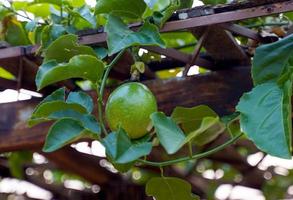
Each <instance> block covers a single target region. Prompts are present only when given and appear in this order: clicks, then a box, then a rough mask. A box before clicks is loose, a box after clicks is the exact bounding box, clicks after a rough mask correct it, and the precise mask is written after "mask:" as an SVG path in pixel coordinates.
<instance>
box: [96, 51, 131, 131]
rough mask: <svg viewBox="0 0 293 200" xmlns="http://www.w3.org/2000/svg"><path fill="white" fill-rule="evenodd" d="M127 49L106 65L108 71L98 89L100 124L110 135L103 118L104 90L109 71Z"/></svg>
mask: <svg viewBox="0 0 293 200" xmlns="http://www.w3.org/2000/svg"><path fill="white" fill-rule="evenodd" d="M125 50H126V49H123V50H122V51H120V52H119V53H118V54H117V55H116V57H115V58H114V59H113V60H112V62H111V63H110V64H109V65H107V67H106V71H105V73H104V75H103V79H102V83H101V86H100V88H99V89H97V93H98V95H99V97H98V113H99V121H100V126H101V128H102V131H103V133H104V134H105V135H108V132H107V129H106V126H105V123H104V120H103V97H104V91H105V87H106V82H107V79H108V76H109V73H110V71H111V69H112V68H113V66H114V65H115V64H116V63H117V62H118V60H119V59H120V57H121V56H122V55H123V54H124V52H125Z"/></svg>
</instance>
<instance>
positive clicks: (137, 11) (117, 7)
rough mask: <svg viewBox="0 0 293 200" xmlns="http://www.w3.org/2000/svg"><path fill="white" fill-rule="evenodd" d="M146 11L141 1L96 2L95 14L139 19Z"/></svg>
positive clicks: (110, 0)
mask: <svg viewBox="0 0 293 200" xmlns="http://www.w3.org/2000/svg"><path fill="white" fill-rule="evenodd" d="M145 9H146V4H145V2H144V1H143V0H98V1H97V4H96V13H97V14H100V13H106V14H109V13H111V14H114V15H117V16H121V17H128V18H140V17H141V16H142V14H143V13H144V11H145Z"/></svg>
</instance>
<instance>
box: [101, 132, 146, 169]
mask: <svg viewBox="0 0 293 200" xmlns="http://www.w3.org/2000/svg"><path fill="white" fill-rule="evenodd" d="M102 143H103V145H104V146H105V148H106V152H107V155H109V156H110V158H111V160H112V161H113V162H114V163H117V164H126V163H130V162H132V161H135V160H137V159H138V158H140V157H142V156H145V155H148V154H149V153H150V152H151V150H152V143H150V142H141V143H132V142H131V140H130V139H129V137H128V136H127V133H125V131H124V130H123V129H121V128H120V129H119V130H118V131H117V132H112V133H110V134H109V135H107V137H106V138H105V139H103V141H102Z"/></svg>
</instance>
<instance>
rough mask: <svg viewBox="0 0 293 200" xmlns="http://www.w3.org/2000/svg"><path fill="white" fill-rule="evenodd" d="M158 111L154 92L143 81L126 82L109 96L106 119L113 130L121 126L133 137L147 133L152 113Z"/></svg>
mask: <svg viewBox="0 0 293 200" xmlns="http://www.w3.org/2000/svg"><path fill="white" fill-rule="evenodd" d="M156 111H157V102H156V99H155V97H154V95H153V94H152V92H151V91H150V90H149V89H148V88H147V87H146V86H145V85H143V84H141V83H136V82H132V83H125V84H123V85H121V86H119V87H118V88H117V89H116V90H114V91H113V92H112V94H111V95H110V96H109V99H108V102H107V105H106V119H107V122H108V125H109V127H110V129H111V130H112V131H115V130H117V128H118V127H119V126H121V128H123V129H124V130H125V131H126V132H127V134H128V136H129V137H130V138H132V139H136V138H140V137H142V136H144V135H146V134H147V132H148V130H147V128H148V126H149V125H150V123H151V120H150V115H151V114H152V113H153V112H156Z"/></svg>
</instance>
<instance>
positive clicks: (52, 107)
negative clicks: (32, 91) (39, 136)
mask: <svg viewBox="0 0 293 200" xmlns="http://www.w3.org/2000/svg"><path fill="white" fill-rule="evenodd" d="M60 110H75V111H77V112H79V113H87V111H86V108H84V107H83V106H81V105H79V104H77V103H66V102H64V101H51V102H46V103H42V104H41V105H39V106H38V107H37V109H36V110H35V111H34V112H33V114H32V116H31V118H30V120H29V126H34V125H36V124H39V123H41V122H43V121H47V120H49V119H50V118H48V116H50V115H51V114H52V113H54V112H57V111H60Z"/></svg>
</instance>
